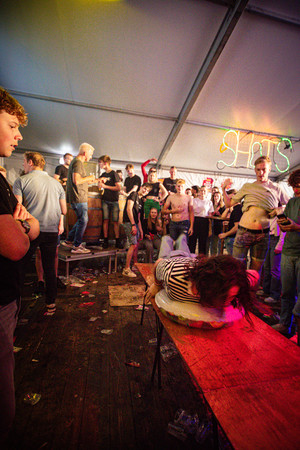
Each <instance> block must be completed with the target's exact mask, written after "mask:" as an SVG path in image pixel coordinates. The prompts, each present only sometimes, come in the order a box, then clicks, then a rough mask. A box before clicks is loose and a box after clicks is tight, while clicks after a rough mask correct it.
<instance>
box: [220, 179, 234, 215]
mask: <svg viewBox="0 0 300 450" xmlns="http://www.w3.org/2000/svg"><path fill="white" fill-rule="evenodd" d="M230 184H232V179H231V178H227V179H226V180H225V181H224V184H223V186H222V191H223V199H224V203H225V206H226V208H230V206H233V205H235V204H236V203H237V202H235V201H233V200H232V199H231V198H229V196H228V194H227V192H226V188H227V186H229V185H230Z"/></svg>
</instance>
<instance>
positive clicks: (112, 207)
mask: <svg viewBox="0 0 300 450" xmlns="http://www.w3.org/2000/svg"><path fill="white" fill-rule="evenodd" d="M110 211H111V219H112V221H113V222H118V221H119V203H118V202H108V201H106V200H102V213H103V220H109V213H110Z"/></svg>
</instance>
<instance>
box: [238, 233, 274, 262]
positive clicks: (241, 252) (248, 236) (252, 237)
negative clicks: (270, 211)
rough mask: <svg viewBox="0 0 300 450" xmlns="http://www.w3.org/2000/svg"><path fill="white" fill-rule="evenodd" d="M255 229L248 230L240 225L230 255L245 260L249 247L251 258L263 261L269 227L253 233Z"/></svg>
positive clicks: (266, 249) (267, 242)
mask: <svg viewBox="0 0 300 450" xmlns="http://www.w3.org/2000/svg"><path fill="white" fill-rule="evenodd" d="M255 231H256V230H249V229H248V228H244V227H241V226H240V225H239V228H238V230H237V232H236V236H235V240H234V244H233V254H232V256H233V257H234V258H236V259H239V260H242V261H244V260H246V257H247V253H248V250H249V249H250V255H251V258H253V259H256V260H257V261H264V260H265V258H266V255H267V252H268V248H269V240H270V234H269V229H268V230H266V231H265V232H263V231H262V232H261V233H255Z"/></svg>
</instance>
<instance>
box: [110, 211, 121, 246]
mask: <svg viewBox="0 0 300 450" xmlns="http://www.w3.org/2000/svg"><path fill="white" fill-rule="evenodd" d="M111 210H112V213H111V214H112V221H113V224H114V232H115V237H116V239H119V236H120V227H119V211H120V208H119V203H118V202H113V204H112V205H111Z"/></svg>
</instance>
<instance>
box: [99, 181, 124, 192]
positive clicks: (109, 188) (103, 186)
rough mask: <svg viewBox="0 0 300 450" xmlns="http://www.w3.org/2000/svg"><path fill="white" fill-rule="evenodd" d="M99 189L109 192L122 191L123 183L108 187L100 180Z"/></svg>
mask: <svg viewBox="0 0 300 450" xmlns="http://www.w3.org/2000/svg"><path fill="white" fill-rule="evenodd" d="M99 187H100V188H104V189H108V190H109V191H120V190H121V189H122V185H121V183H116V184H115V185H114V186H107V185H106V184H105V183H103V182H102V181H101V179H100V181H99Z"/></svg>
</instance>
